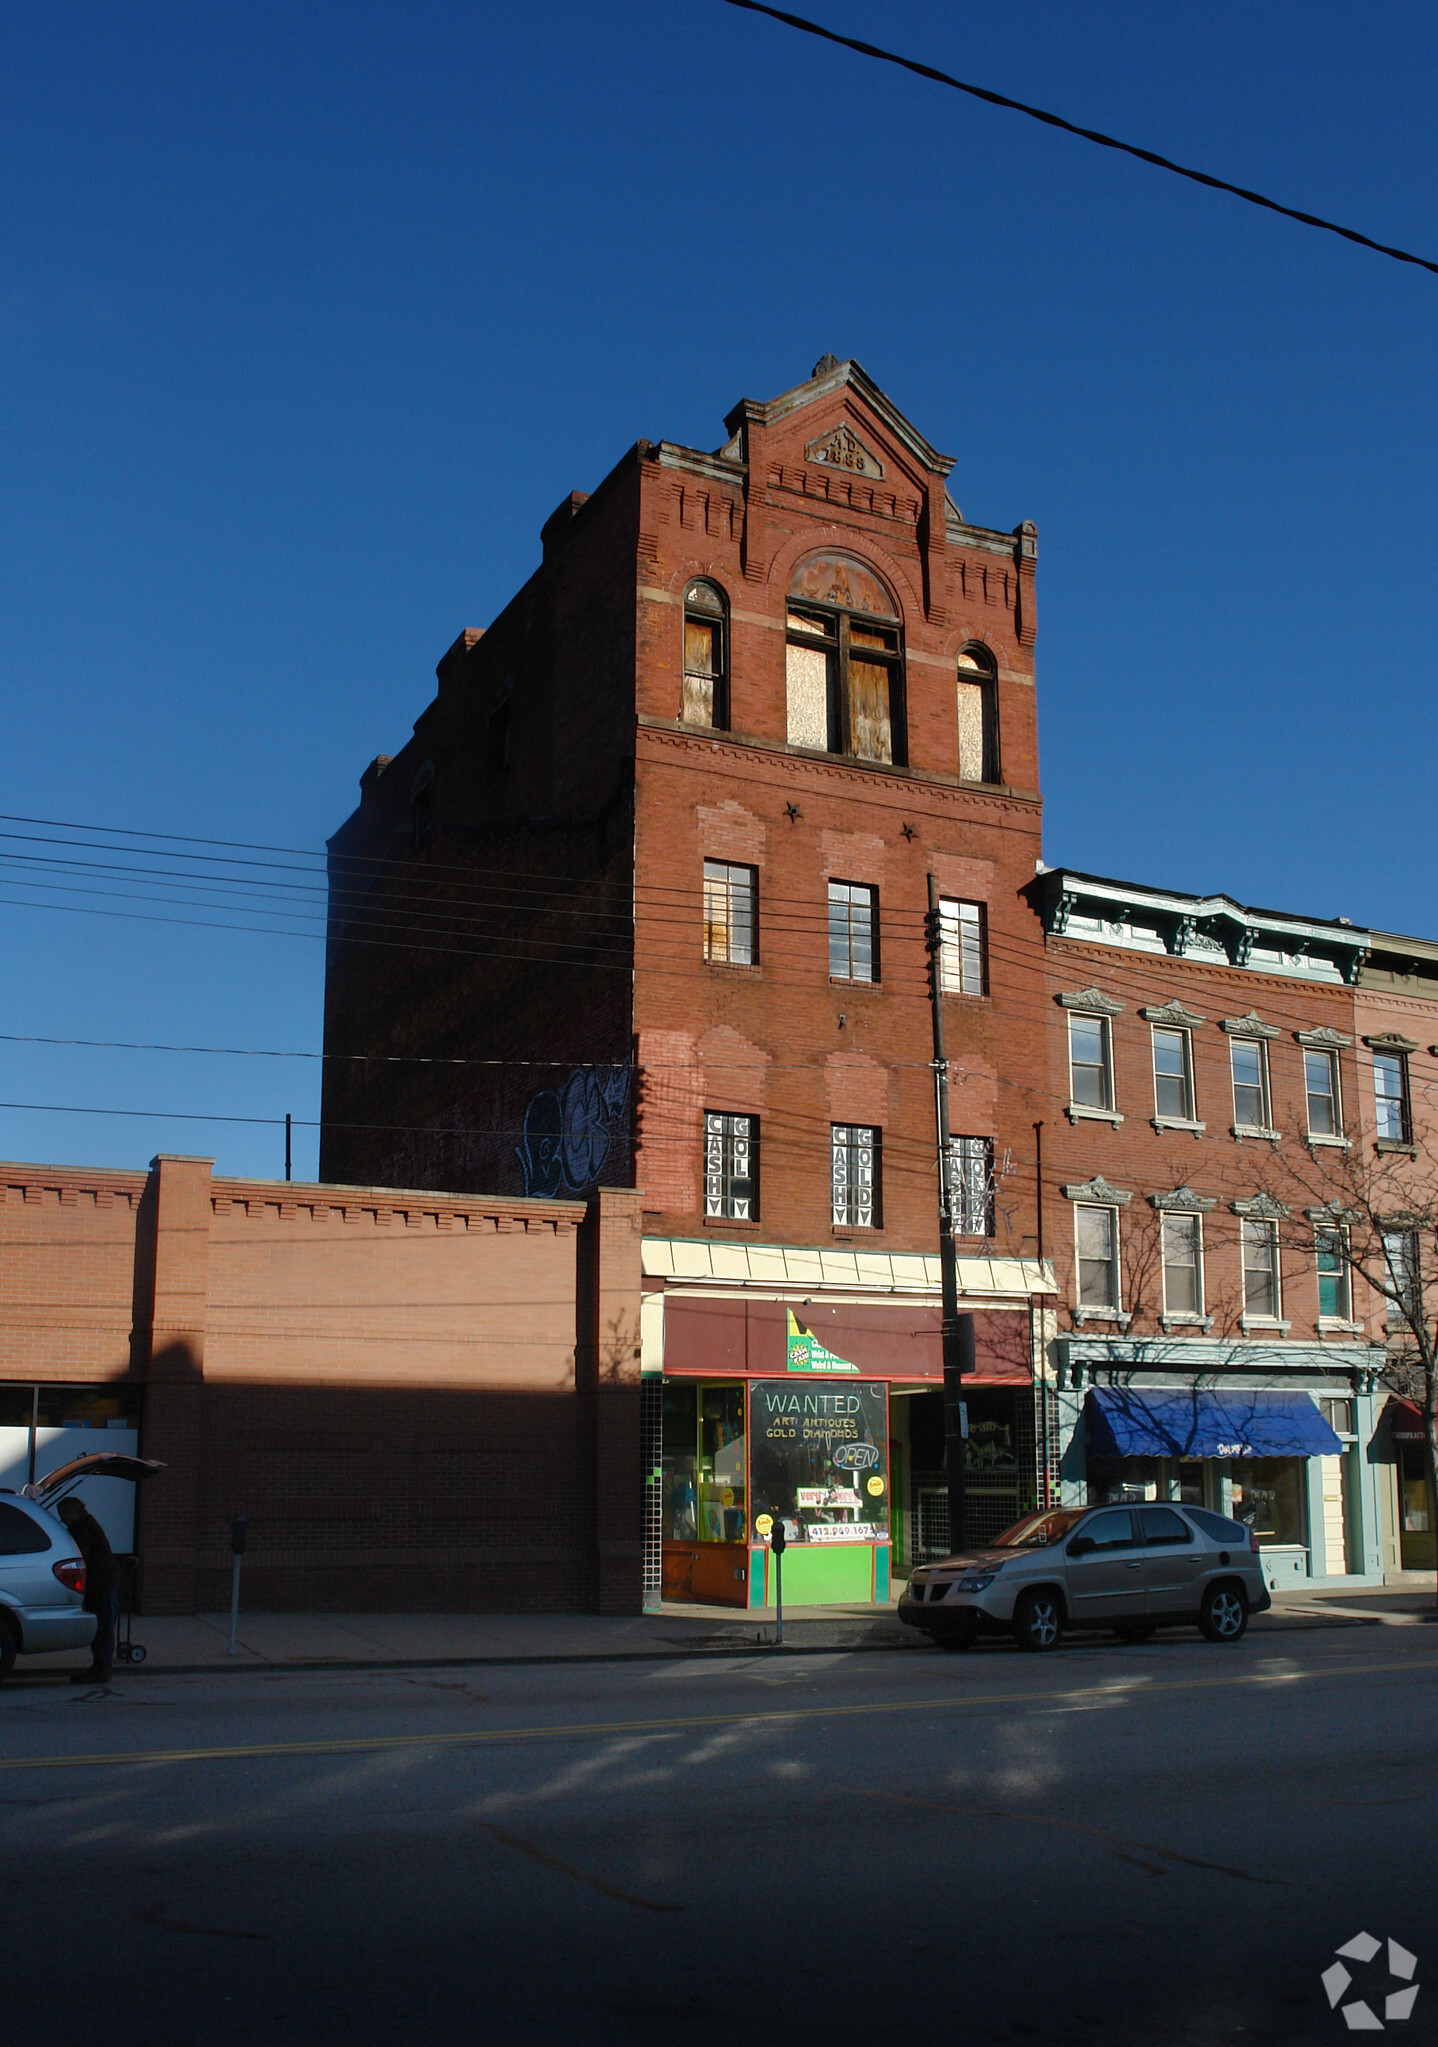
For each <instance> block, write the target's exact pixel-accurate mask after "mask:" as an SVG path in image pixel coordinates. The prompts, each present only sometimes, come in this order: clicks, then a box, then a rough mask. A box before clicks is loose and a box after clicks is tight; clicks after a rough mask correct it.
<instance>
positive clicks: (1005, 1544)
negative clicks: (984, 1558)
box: [991, 1507, 1088, 1549]
mask: <svg viewBox="0 0 1438 2047" xmlns="http://www.w3.org/2000/svg"><path fill="white" fill-rule="evenodd" d="M1087 1511H1088V1509H1087V1508H1086V1507H1049V1508H1046V1509H1045V1510H1044V1512H1043V1513H1040V1514H1025V1516H1024V1518H1023V1520H1022V1521H1016V1522H1015V1523H1014V1525H1013V1527H1012V1528H1006V1529H1005V1530H1004V1532H1003V1534H1002V1535H996V1536H995V1537H994V1539H993V1543H992V1545H991V1546H992V1547H993V1548H994V1549H1047V1548H1048V1546H1049V1544H1050V1543H1053V1542H1061V1541H1062V1540H1063V1538H1064V1537H1065V1536H1066V1535H1067V1534H1068V1532H1069V1530H1070V1529H1071V1528H1072V1527H1073V1525H1074V1523H1075V1521H1081V1520H1082V1519H1083V1516H1084V1515H1085V1514H1086V1513H1087Z"/></svg>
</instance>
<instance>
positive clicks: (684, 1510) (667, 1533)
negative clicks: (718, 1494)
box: [663, 1379, 699, 1542]
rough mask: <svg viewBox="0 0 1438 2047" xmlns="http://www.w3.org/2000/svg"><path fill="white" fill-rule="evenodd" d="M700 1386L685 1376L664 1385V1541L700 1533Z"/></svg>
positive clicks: (683, 1539)
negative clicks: (689, 1383) (694, 1384)
mask: <svg viewBox="0 0 1438 2047" xmlns="http://www.w3.org/2000/svg"><path fill="white" fill-rule="evenodd" d="M698 1395H699V1389H698V1387H697V1386H692V1385H687V1384H686V1383H685V1382H684V1381H683V1380H682V1379H680V1380H677V1381H676V1380H674V1379H670V1380H668V1381H666V1383H665V1387H664V1459H663V1464H664V1540H665V1541H666V1542H693V1541H694V1540H695V1539H696V1538H697V1536H698V1534H699V1493H698V1485H697V1479H698V1473H699V1455H698V1450H699V1399H698Z"/></svg>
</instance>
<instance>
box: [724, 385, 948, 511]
mask: <svg viewBox="0 0 1438 2047" xmlns="http://www.w3.org/2000/svg"><path fill="white" fill-rule="evenodd" d="M846 394H847V395H848V396H849V398H850V401H851V404H853V401H857V404H856V405H854V412H855V413H857V414H863V413H867V414H868V416H869V418H870V419H871V420H872V421H873V424H874V426H875V427H876V428H877V429H879V431H880V432H881V433H882V434H883V435H884V436H885V437H887V438H888V439H889V440H890V441H891V442H892V444H893V445H894V447H895V450H896V451H897V452H900V453H901V454H902V455H904V456H907V457H908V461H906V462H905V463H904V467H905V468H908V467H909V466H910V464H912V465H914V467H915V468H916V469H917V471H918V472H919V473H920V474H922V473H925V472H927V473H928V474H929V475H934V474H937V475H940V476H947V475H948V473H949V471H950V470H951V469H952V468H953V466H954V458H953V456H952V455H941V454H940V453H939V452H938V450H937V449H936V448H935V447H933V446H932V444H931V443H930V442H929V441H928V440H926V439H925V437H924V435H923V434H921V433H920V432H919V430H918V428H917V427H916V426H915V425H914V424H913V422H912V421H911V420H909V419H906V418H905V416H904V414H903V413H902V412H900V410H899V408H898V406H897V405H895V404H894V402H893V400H892V399H891V398H889V397H888V396H887V395H886V394H885V393H884V392H883V391H881V390H880V389H879V387H878V385H877V384H876V383H875V382H874V380H873V378H872V377H870V376H869V375H868V373H867V372H866V371H865V370H864V369H863V367H862V366H861V365H860V364H859V363H857V362H854V361H852V360H850V361H848V362H837V361H835V359H834V357H833V356H831V355H829V356H825V357H823V358H822V360H821V361H820V362H818V363H817V364H816V365H815V368H814V374H813V376H812V377H810V378H808V379H807V381H806V382H804V383H802V384H796V385H795V386H794V388H793V389H792V390H791V391H784V392H782V393H781V394H780V396H779V397H777V398H771V399H770V400H769V402H768V403H767V404H756V403H754V401H753V400H752V399H742V400H741V401H740V403H739V404H738V405H736V406H735V407H734V408H733V410H732V411H731V412H730V413H729V415H728V416H727V418H726V419H725V421H724V424H725V426H726V427H727V428H728V429H729V432H730V434H731V435H732V436H733V439H732V440H731V442H730V444H729V447H727V448H726V449H725V450H724V452H725V453H726V454H734V455H738V454H739V452H740V446H739V437H740V434H741V431H742V428H743V424H744V421H745V420H746V419H757V420H761V421H762V422H763V423H764V425H765V426H767V427H769V428H771V429H772V428H774V427H776V426H779V425H780V424H781V422H785V421H789V420H790V419H791V418H792V416H793V415H794V414H796V413H799V412H804V411H808V410H809V409H810V408H811V407H815V406H822V405H825V403H826V401H828V400H832V399H833V398H835V397H839V398H841V399H842V398H843V397H844V396H845V395H846ZM828 409H829V411H830V413H831V420H830V421H829V422H828V423H826V424H825V426H824V429H823V431H822V432H820V433H819V434H817V435H811V437H810V439H809V440H808V441H807V443H805V445H804V459H805V460H806V461H809V462H820V463H824V464H826V465H830V466H835V467H839V468H843V469H845V470H847V471H848V472H849V473H850V474H851V475H855V476H860V475H862V476H873V477H876V478H878V477H882V476H884V475H885V474H886V470H887V465H886V463H885V461H884V456H883V454H882V452H881V451H880V449H879V448H877V447H875V446H873V445H872V441H873V439H876V438H877V437H878V436H877V435H873V436H871V437H870V438H866V437H865V434H864V431H863V429H864V426H865V424H866V422H865V420H864V419H863V418H862V417H861V416H860V417H855V416H853V415H851V417H849V418H848V419H844V420H837V421H836V420H833V419H832V410H833V408H832V406H830V407H828ZM847 409H848V408H846V410H847ZM793 423H794V425H795V426H798V425H799V422H798V421H797V420H794V422H793ZM786 438H787V436H786ZM868 465H872V466H868ZM916 480H917V479H916Z"/></svg>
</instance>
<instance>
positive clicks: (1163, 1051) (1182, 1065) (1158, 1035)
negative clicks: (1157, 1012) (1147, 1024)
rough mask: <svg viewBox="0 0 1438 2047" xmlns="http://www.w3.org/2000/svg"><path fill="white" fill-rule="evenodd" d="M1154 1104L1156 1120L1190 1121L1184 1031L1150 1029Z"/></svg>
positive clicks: (1189, 1055)
mask: <svg viewBox="0 0 1438 2047" xmlns="http://www.w3.org/2000/svg"><path fill="white" fill-rule="evenodd" d="M1153 1104H1154V1112H1155V1114H1156V1115H1159V1116H1167V1117H1171V1118H1172V1119H1173V1120H1174V1121H1175V1122H1177V1123H1191V1122H1192V1121H1193V1056H1192V1052H1191V1049H1190V1043H1189V1035H1188V1032H1187V1031H1183V1030H1179V1031H1174V1030H1168V1029H1166V1028H1161V1027H1160V1026H1159V1025H1157V1024H1155V1025H1154V1029H1153Z"/></svg>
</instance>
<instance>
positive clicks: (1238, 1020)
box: [1219, 1009, 1282, 1038]
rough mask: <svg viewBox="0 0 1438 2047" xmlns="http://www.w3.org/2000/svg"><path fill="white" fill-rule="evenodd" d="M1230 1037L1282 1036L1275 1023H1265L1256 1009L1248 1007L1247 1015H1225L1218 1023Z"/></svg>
mask: <svg viewBox="0 0 1438 2047" xmlns="http://www.w3.org/2000/svg"><path fill="white" fill-rule="evenodd" d="M1219 1029H1220V1030H1224V1031H1227V1032H1228V1034H1229V1036H1230V1037H1231V1038H1277V1037H1281V1036H1282V1032H1281V1031H1280V1030H1279V1028H1278V1025H1277V1024H1271V1023H1265V1022H1264V1021H1263V1018H1262V1017H1261V1016H1260V1015H1259V1014H1258V1012H1257V1010H1254V1009H1250V1010H1249V1012H1248V1015H1247V1016H1226V1017H1225V1018H1224V1019H1223V1022H1222V1023H1221V1024H1220V1025H1219Z"/></svg>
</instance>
